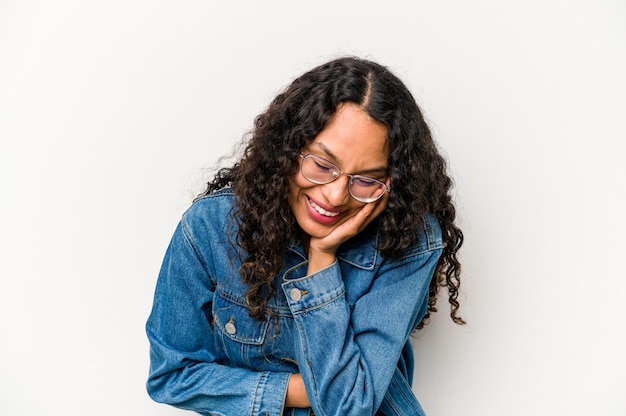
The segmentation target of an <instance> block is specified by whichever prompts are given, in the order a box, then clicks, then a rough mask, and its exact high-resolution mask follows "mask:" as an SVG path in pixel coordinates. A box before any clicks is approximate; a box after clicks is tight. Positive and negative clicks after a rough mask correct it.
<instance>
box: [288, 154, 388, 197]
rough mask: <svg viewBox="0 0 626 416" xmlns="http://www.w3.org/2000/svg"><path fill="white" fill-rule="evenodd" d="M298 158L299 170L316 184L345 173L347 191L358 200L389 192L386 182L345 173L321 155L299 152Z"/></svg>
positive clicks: (330, 180) (380, 195) (326, 181)
mask: <svg viewBox="0 0 626 416" xmlns="http://www.w3.org/2000/svg"><path fill="white" fill-rule="evenodd" d="M300 158H301V159H302V163H300V172H301V173H302V176H304V178H305V179H306V180H308V181H309V182H313V183H315V184H318V185H325V184H327V183H331V182H333V181H335V180H336V179H337V178H338V177H339V176H341V175H342V174H343V175H346V176H347V177H348V178H350V181H349V182H348V192H350V195H351V196H352V198H354V199H356V200H357V201H359V202H364V203H369V202H374V201H377V200H379V199H380V198H381V197H382V196H383V195H384V194H385V192H391V189H390V188H389V186H387V184H386V183H384V182H381V181H379V180H378V179H374V178H370V177H368V176H362V175H350V174H349V173H345V172H343V171H342V170H341V169H339V168H338V167H337V166H336V165H334V164H333V163H331V162H329V161H328V160H326V159H324V158H322V157H319V156H316V155H312V154H307V155H303V154H302V153H300Z"/></svg>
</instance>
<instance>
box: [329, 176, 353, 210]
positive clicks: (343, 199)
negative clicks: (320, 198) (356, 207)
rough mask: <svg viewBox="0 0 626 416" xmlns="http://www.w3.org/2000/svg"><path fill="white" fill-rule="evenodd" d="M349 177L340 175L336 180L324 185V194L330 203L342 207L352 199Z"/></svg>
mask: <svg viewBox="0 0 626 416" xmlns="http://www.w3.org/2000/svg"><path fill="white" fill-rule="evenodd" d="M349 180H350V178H349V177H347V176H346V175H339V177H338V178H337V179H335V180H334V181H332V182H330V183H327V184H325V185H322V194H323V195H324V197H325V198H326V201H327V202H328V204H329V205H331V206H333V207H340V206H342V205H345V204H347V203H348V202H349V201H350V192H348V181H349Z"/></svg>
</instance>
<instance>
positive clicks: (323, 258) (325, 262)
mask: <svg viewBox="0 0 626 416" xmlns="http://www.w3.org/2000/svg"><path fill="white" fill-rule="evenodd" d="M336 259H337V257H336V255H335V253H324V252H317V251H315V250H311V249H309V265H308V268H307V275H312V274H313V273H316V272H318V271H320V270H322V269H325V268H326V267H328V266H330V265H331V264H333V263H334V262H335V260H336Z"/></svg>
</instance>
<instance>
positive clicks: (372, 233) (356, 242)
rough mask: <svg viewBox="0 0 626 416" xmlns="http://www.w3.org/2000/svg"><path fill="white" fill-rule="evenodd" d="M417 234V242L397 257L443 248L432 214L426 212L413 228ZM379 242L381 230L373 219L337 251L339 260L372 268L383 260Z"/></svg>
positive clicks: (411, 255) (437, 225)
mask: <svg viewBox="0 0 626 416" xmlns="http://www.w3.org/2000/svg"><path fill="white" fill-rule="evenodd" d="M414 232H415V234H416V236H417V243H415V244H414V245H413V246H411V247H408V248H407V249H405V250H404V252H403V253H402V256H401V257H400V258H399V259H395V260H402V259H407V258H412V257H415V256H418V255H422V254H427V253H431V252H439V251H441V250H442V248H443V239H442V236H441V227H440V226H439V223H438V222H437V220H436V219H435V217H434V215H432V214H427V215H425V216H424V217H423V218H422V220H421V221H420V223H419V225H418V226H417V227H416V228H415V229H414ZM380 242H381V231H380V228H379V224H378V221H374V222H373V223H372V224H371V225H370V226H369V227H367V228H366V229H365V230H363V231H362V232H361V233H360V234H358V235H357V236H355V237H353V238H352V239H350V240H348V241H347V242H346V243H345V244H343V245H342V247H341V248H340V249H339V252H338V253H337V257H339V259H340V260H342V261H344V262H346V263H349V264H352V265H354V266H357V267H360V268H364V269H373V268H374V267H375V265H376V264H377V263H379V262H381V261H384V260H385V257H384V256H383V255H382V253H381V251H380V249H379V246H380Z"/></svg>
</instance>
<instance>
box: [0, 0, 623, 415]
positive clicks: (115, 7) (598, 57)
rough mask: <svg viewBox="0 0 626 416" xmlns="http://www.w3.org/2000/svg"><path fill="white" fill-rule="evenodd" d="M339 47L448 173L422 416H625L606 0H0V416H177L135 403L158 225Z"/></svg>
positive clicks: (616, 105)
mask: <svg viewBox="0 0 626 416" xmlns="http://www.w3.org/2000/svg"><path fill="white" fill-rule="evenodd" d="M346 53H349V54H357V55H360V56H364V57H368V58H372V59H375V60H378V61H380V62H381V63H383V64H385V65H388V66H389V67H390V68H391V69H392V70H394V71H395V72H396V74H397V75H399V76H400V77H401V78H402V79H403V80H405V82H406V83H407V85H408V86H409V87H410V88H411V90H412V91H413V92H414V94H415V95H416V97H417V99H418V101H419V103H420V104H421V106H422V108H423V110H424V112H425V114H426V116H427V118H428V120H429V122H430V125H431V126H432V129H433V132H434V135H435V137H436V139H437V141H438V142H439V144H440V145H441V147H442V149H444V151H445V154H446V155H447V158H448V159H449V161H450V166H451V172H452V174H453V176H454V177H455V179H456V184H457V187H456V191H455V192H456V199H457V204H458V208H459V213H460V224H461V226H462V228H463V229H464V231H465V235H466V242H465V245H464V247H463V250H462V261H463V265H464V281H463V295H462V298H463V301H462V303H463V306H462V310H461V311H462V314H463V316H464V317H465V318H466V319H467V321H468V322H469V324H468V325H467V326H465V327H458V326H456V325H454V324H452V323H451V322H450V320H449V319H448V318H447V310H448V308H447V306H446V303H445V301H441V303H440V306H441V308H440V313H439V314H437V315H436V317H435V319H433V321H432V322H431V325H429V326H428V327H427V329H426V330H424V331H423V332H421V333H419V334H418V335H417V337H416V340H415V341H416V342H415V350H416V353H417V370H416V375H415V391H416V392H417V394H418V397H419V399H420V401H421V402H422V404H423V406H424V408H425V409H426V410H427V412H428V414H429V415H430V416H456V415H459V416H461V415H463V416H466V415H477V416H478V415H480V416H501V415H507V416H508V415H528V414H533V415H624V414H626V393H625V391H626V353H625V351H626V319H625V314H624V306H623V305H624V296H625V294H626V273H625V272H624V266H623V259H624V248H625V246H626V244H625V243H624V235H625V233H626V227H625V225H624V212H626V206H625V205H626V204H625V199H626V196H625V193H626V192H625V186H624V181H625V180H626V168H625V163H624V158H625V156H626V153H625V151H624V145H623V143H624V141H625V139H626V81H625V79H626V3H625V2H623V1H618V0H615V1H609V0H604V1H599V0H589V1H571V0H569V1H565V0H563V1H555V0H526V1H524V2H506V1H484V0H474V1H463V0H456V1H426V0H421V1H413V2H409V1H405V2H401V1H386V2H373V1H372V2H367V1H365V2H364V1H333V2H331V1H315V2H311V1H308V2H301V1H286V0H285V1H267V0H266V1H258V2H253V1H250V2H243V1H237V2H211V1H208V0H206V1H176V2H174V1H171V2H165V1H154V0H153V1H147V0H134V1H133V0H124V1H108V2H85V1H79V0H76V1H69V0H59V1H54V2H44V1H27V0H21V1H17V0H15V1H11V0H9V1H7V0H0V137H1V145H0V236H1V237H0V238H1V239H0V244H1V247H0V256H1V257H0V279H1V280H0V414H2V415H7V416H20V415H28V416H30V415H39V414H67V415H87V414H88V415H107V416H108V415H182V414H188V413H187V412H184V411H180V410H176V409H173V408H169V407H168V406H165V405H160V404H156V403H152V402H151V401H150V399H149V398H148V396H147V394H146V393H145V389H144V383H145V379H146V375H147V370H148V343H147V340H146V337H145V335H144V328H143V326H144V323H145V320H146V318H147V316H148V313H149V310H150V306H151V301H152V292H153V289H154V285H155V280H156V275H157V273H158V269H159V266H160V262H161V259H162V256H163V254H164V251H165V248H166V245H167V243H168V242H169V238H170V236H171V233H172V232H173V229H174V227H175V225H176V223H177V221H178V219H179V216H180V214H181V213H182V211H183V210H184V209H185V208H187V207H188V206H189V203H190V201H191V199H192V198H193V196H194V195H195V194H196V193H198V192H200V191H201V190H202V187H203V181H204V180H206V179H207V178H208V177H209V176H210V169H211V168H212V167H213V166H215V164H216V163H217V161H218V158H219V157H220V156H222V155H228V154H230V153H231V150H232V148H233V145H234V144H235V143H236V142H238V140H239V139H240V137H241V136H242V135H243V134H244V133H245V132H246V131H248V130H249V129H250V128H251V126H252V120H253V118H254V117H255V116H256V115H257V114H258V113H260V112H261V111H263V109H264V108H265V106H266V105H267V104H268V103H269V101H270V100H271V98H272V97H273V96H274V95H275V94H276V93H277V92H278V91H279V90H280V89H282V88H283V87H284V86H285V85H287V84H288V83H289V82H290V81H291V80H292V79H293V77H294V76H296V75H298V74H300V73H301V72H303V71H305V70H307V69H309V68H311V67H312V66H313V65H316V64H319V63H321V62H323V61H326V60H328V59H331V58H334V57H336V56H338V55H341V54H346Z"/></svg>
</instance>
